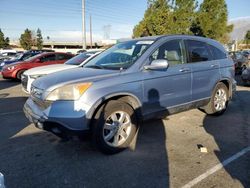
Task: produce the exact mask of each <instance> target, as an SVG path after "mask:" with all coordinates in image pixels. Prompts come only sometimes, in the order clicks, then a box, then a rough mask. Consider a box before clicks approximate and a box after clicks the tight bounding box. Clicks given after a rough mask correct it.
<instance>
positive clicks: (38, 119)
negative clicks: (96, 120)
mask: <svg viewBox="0 0 250 188" xmlns="http://www.w3.org/2000/svg"><path fill="white" fill-rule="evenodd" d="M77 103H78V104H77ZM77 105H79V106H80V104H79V102H77V101H55V102H53V103H51V104H50V106H48V107H46V108H43V107H41V106H40V105H39V104H37V103H36V102H35V101H34V100H33V99H32V98H31V97H30V98H29V99H28V100H27V101H26V103H25V105H24V108H23V111H24V113H25V116H26V117H27V118H28V119H29V121H30V122H31V123H34V125H35V126H36V127H37V128H39V129H43V130H47V131H50V132H53V133H55V134H56V133H58V132H64V133H65V132H67V133H69V132H70V133H77V132H82V131H88V130H89V122H90V121H89V120H88V119H87V118H86V113H87V112H88V111H89V109H90V106H88V105H86V104H81V108H78V107H77Z"/></svg>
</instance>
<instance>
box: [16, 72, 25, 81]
mask: <svg viewBox="0 0 250 188" xmlns="http://www.w3.org/2000/svg"><path fill="white" fill-rule="evenodd" d="M24 71H26V70H20V71H18V72H17V74H16V79H17V80H21V76H22V74H23V73H24Z"/></svg>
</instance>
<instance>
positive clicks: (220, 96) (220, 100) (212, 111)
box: [202, 82, 229, 115]
mask: <svg viewBox="0 0 250 188" xmlns="http://www.w3.org/2000/svg"><path fill="white" fill-rule="evenodd" d="M228 99H229V94H228V88H227V86H226V85H225V84H223V83H221V82H220V83H218V84H217V85H216V86H215V88H214V91H213V93H212V96H211V98H210V101H209V103H208V104H207V105H206V106H204V107H203V108H202V109H203V111H204V112H205V113H206V114H208V115H221V114H223V113H224V112H225V111H226V109H227V105H228Z"/></svg>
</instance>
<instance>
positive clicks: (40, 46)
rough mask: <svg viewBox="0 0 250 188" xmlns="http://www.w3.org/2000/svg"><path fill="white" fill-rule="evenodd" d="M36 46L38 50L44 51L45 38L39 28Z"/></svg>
mask: <svg viewBox="0 0 250 188" xmlns="http://www.w3.org/2000/svg"><path fill="white" fill-rule="evenodd" d="M36 46H37V49H38V50H42V49H43V37H42V32H41V30H40V29H39V28H38V29H37V31H36Z"/></svg>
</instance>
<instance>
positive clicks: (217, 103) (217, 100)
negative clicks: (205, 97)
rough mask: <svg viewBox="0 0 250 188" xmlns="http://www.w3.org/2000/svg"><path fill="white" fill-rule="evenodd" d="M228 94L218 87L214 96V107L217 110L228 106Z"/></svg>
mask: <svg viewBox="0 0 250 188" xmlns="http://www.w3.org/2000/svg"><path fill="white" fill-rule="evenodd" d="M226 102H227V95H226V91H225V90H224V89H218V90H217V92H216V94H215V96H214V107H215V110H216V111H221V110H223V109H225V108H226Z"/></svg>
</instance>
